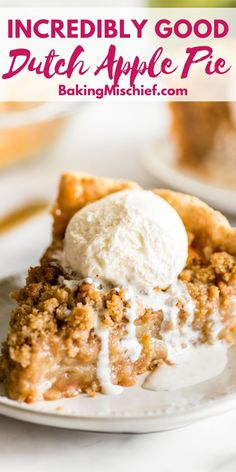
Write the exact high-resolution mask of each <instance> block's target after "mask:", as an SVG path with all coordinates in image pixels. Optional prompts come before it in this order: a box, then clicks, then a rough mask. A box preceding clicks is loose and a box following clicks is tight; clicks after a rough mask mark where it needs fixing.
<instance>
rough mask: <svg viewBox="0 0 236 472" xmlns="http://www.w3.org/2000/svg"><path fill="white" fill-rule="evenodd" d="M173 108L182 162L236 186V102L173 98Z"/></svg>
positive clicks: (212, 178) (203, 175) (185, 166)
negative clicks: (186, 100) (183, 100)
mask: <svg viewBox="0 0 236 472" xmlns="http://www.w3.org/2000/svg"><path fill="white" fill-rule="evenodd" d="M170 110H171V116H172V132H173V136H174V140H175V144H176V152H177V163H178V166H180V167H181V168H182V169H185V170H187V171H190V172H193V173H195V174H196V173H197V174H199V176H200V177H201V178H203V179H205V180H208V181H212V182H214V183H216V184H220V185H223V186H227V187H231V188H235V187H236V173H235V165H236V157H235V156H236V152H235V151H236V121H235V117H236V112H235V103H234V102H173V103H171V104H170Z"/></svg>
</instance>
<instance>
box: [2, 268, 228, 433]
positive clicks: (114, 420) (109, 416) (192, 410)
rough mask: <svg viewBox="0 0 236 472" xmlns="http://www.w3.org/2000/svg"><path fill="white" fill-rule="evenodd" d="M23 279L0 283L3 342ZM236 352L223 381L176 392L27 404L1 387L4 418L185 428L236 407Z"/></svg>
mask: <svg viewBox="0 0 236 472" xmlns="http://www.w3.org/2000/svg"><path fill="white" fill-rule="evenodd" d="M22 283H23V276H16V277H10V278H7V279H3V280H1V281H0V342H1V341H3V340H4V339H5V337H6V333H7V326H8V321H9V313H10V310H11V309H12V306H13V302H11V301H9V299H8V293H9V292H10V291H11V290H14V289H15V288H16V287H18V286H20V285H22ZM235 365H236V349H231V350H230V351H229V354H228V362H227V366H226V368H225V370H224V372H222V374H220V375H219V376H218V377H215V378H214V379H211V380H208V381H206V382H202V383H200V384H198V385H195V386H192V387H188V388H184V389H179V390H175V391H172V392H151V391H147V390H144V389H142V388H141V383H142V381H143V378H141V379H140V385H138V386H136V387H133V388H127V389H124V393H123V394H122V395H120V396H114V397H112V396H105V395H98V396H97V397H96V398H89V397H87V396H85V395H81V396H80V397H78V398H74V399H66V400H60V401H57V402H40V403H36V404H34V405H25V404H23V403H18V402H15V401H12V400H9V399H8V398H6V396H5V395H4V390H3V387H2V386H0V414H3V415H6V416H9V417H12V418H16V419H19V420H24V421H28V422H31V423H37V424H43V425H47V426H56V427H61V428H69V429H79V430H89V431H103V432H105V431H106V432H134V433H138V432H143V433H144V432H153V431H164V430H168V429H174V428H179V427H181V426H185V425H187V424H190V423H192V422H194V421H198V420H200V419H202V418H205V417H208V416H212V415H215V414H219V413H223V412H225V411H228V410H230V409H231V408H234V407H236V369H235Z"/></svg>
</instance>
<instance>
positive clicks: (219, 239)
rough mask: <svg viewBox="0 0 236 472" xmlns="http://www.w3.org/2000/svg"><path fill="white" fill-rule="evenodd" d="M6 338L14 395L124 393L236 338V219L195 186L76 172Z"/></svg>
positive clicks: (5, 371)
mask: <svg viewBox="0 0 236 472" xmlns="http://www.w3.org/2000/svg"><path fill="white" fill-rule="evenodd" d="M52 215H53V220H54V223H53V236H52V243H51V245H50V246H49V248H48V249H47V251H46V252H45V254H44V255H43V257H42V259H41V262H40V265H38V266H37V267H33V268H30V270H29V272H28V276H27V279H26V284H25V286H24V287H23V288H21V289H20V290H18V291H17V292H15V293H13V294H12V295H11V296H12V297H13V298H14V299H15V300H16V302H17V307H16V309H15V310H14V312H13V313H12V315H11V320H10V326H9V332H8V337H7V340H6V342H5V343H4V345H3V348H2V356H1V363H0V365H1V378H2V380H3V382H4V384H5V388H6V392H7V395H8V396H9V397H10V398H11V399H15V400H20V401H25V402H28V403H32V402H35V401H39V400H57V399H60V398H65V397H74V396H77V395H79V394H80V393H87V394H89V395H91V396H94V395H96V394H97V393H98V392H103V393H106V394H118V393H120V392H121V391H122V387H129V386H132V385H134V384H135V382H136V378H137V376H138V375H139V374H142V373H146V372H148V371H152V370H154V369H158V367H159V366H160V365H161V364H163V363H167V364H169V365H170V369H171V368H172V367H171V364H172V362H173V359H174V356H175V354H176V353H179V352H180V351H181V350H183V349H187V348H188V346H190V345H199V344H202V343H207V344H209V345H211V344H215V343H226V344H227V345H229V346H230V345H232V344H233V343H234V342H235V332H236V230H235V229H233V228H232V227H231V226H230V224H229V223H228V221H227V220H226V218H225V217H224V216H223V215H221V214H220V213H218V212H216V211H214V210H213V209H211V208H210V207H209V206H207V205H206V204H205V203H203V202H201V201H200V200H198V199H197V198H195V197H192V196H189V195H184V194H181V193H176V192H173V191H170V190H161V189H158V190H153V191H146V190H143V189H141V188H140V187H139V186H138V185H137V184H136V183H133V182H129V181H120V180H112V179H106V178H101V177H93V176H89V175H86V174H79V173H67V174H65V175H63V176H62V178H61V182H60V188H59V195H58V198H57V201H56V203H55V205H54V207H53V210H52Z"/></svg>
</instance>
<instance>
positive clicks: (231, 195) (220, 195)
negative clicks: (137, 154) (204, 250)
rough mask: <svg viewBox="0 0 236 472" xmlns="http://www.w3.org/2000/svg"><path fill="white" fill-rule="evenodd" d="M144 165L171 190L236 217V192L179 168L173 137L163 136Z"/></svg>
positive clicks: (151, 150) (152, 148)
mask: <svg viewBox="0 0 236 472" xmlns="http://www.w3.org/2000/svg"><path fill="white" fill-rule="evenodd" d="M142 162H143V165H144V167H145V168H146V169H147V170H148V171H149V172H150V174H151V175H153V176H154V177H156V178H157V179H158V180H160V181H161V182H163V183H164V184H165V185H167V186H168V187H172V188H175V189H176V190H181V191H182V192H185V193H189V194H194V195H197V196H198V197H199V198H201V199H202V200H205V201H206V202H208V203H209V204H210V205H212V206H213V207H215V208H217V209H219V210H221V211H223V212H226V213H230V214H232V215H236V203H235V202H236V190H235V191H234V190H231V189H227V188H224V187H220V186H217V185H215V184H213V183H210V182H207V181H204V180H201V179H200V177H198V176H193V175H191V174H190V173H189V174H188V173H187V172H185V171H183V170H180V169H178V168H177V167H176V165H175V163H176V152H175V147H174V143H173V140H172V139H171V136H170V135H168V134H166V135H163V136H162V137H160V138H159V139H158V140H157V141H156V142H155V144H153V145H152V146H150V148H149V149H146V150H145V151H144V154H143V159H142Z"/></svg>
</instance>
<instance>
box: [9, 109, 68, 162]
mask: <svg viewBox="0 0 236 472" xmlns="http://www.w3.org/2000/svg"><path fill="white" fill-rule="evenodd" d="M71 109H72V106H71V105H70V106H69V105H68V104H66V105H65V104H63V105H61V104H60V105H59V104H55V103H53V104H52V103H39V102H38V103H36V102H0V169H1V168H5V167H8V166H11V165H14V164H18V163H21V162H22V161H24V160H26V159H30V158H31V157H35V156H37V154H39V151H42V149H47V148H48V146H49V145H51V144H52V143H53V142H54V141H55V140H56V139H57V138H58V136H59V134H60V133H61V131H62V130H63V127H64V125H65V122H66V119H67V116H68V114H69V112H70V111H71Z"/></svg>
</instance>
